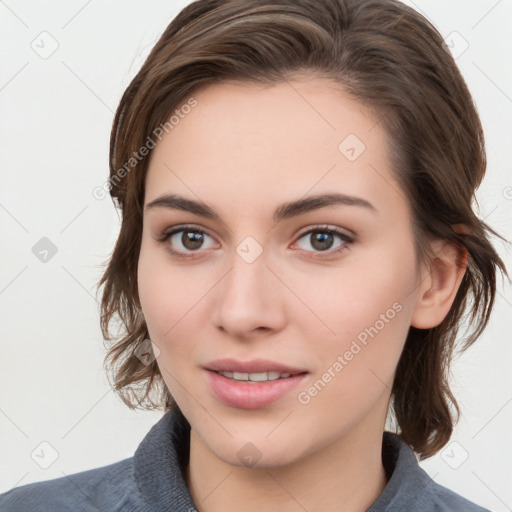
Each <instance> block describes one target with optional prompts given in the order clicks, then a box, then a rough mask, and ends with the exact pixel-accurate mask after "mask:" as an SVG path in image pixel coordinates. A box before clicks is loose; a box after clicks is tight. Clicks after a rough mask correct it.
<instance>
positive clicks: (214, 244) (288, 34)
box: [0, 0, 506, 512]
mask: <svg viewBox="0 0 512 512" xmlns="http://www.w3.org/2000/svg"><path fill="white" fill-rule="evenodd" d="M484 172H485V154H484V150H483V134H482V129H481V124H480V121H479V118H478V115H477V113H476V111H475V108H474V105H473V103H472V100H471V96H470V94H469V91H468V90H467V87H466V84H465V82H464V80H463V78H462V77H461V75H460V73H459V71H458V69H457V67H456V65H455V62H454V60H453V58H452V57H451V55H450V54H449V53H448V51H447V50H446V48H445V47H444V45H443V42H442V38H441V36H440V35H439V33H438V32H437V31H436V29H435V28H434V27H432V26H431V25H430V24H429V23H428V22H427V21H426V20H425V19H424V18H423V17H422V16H420V15H419V14H418V13H416V12H415V11H414V10H412V9H410V8H408V7H406V6H404V5H403V4H401V3H399V2H396V1H393V0H357V1H356V0H322V1H321V2H318V1H315V0H300V1H298V2H290V1H284V0H249V1H243V2H241V1H236V0H227V1H222V2H221V1H214V0H199V1H197V2H194V3H192V4H191V5H189V6H188V7H187V8H185V9H184V10H183V11H182V12H181V13H180V14H179V15H178V16H177V17H176V18H175V19H174V20H173V22H172V23H171V24H170V25H169V27H168V28H167V30H166V31H165V32H164V34H163V35H162V37H161V38H160V40H159V41H158V43H157V44H156V46H155V47H154V49H153V50H152V52H151V54H150V55H149V57H148V59H147V60H146V62H145V64H144V65H143V67H142V69H141V71H140V72H139V73H138V75H137V76H136V77H135V78H134V80H133V81H132V83H131V84H130V86H129V87H128V89H127V90H126V92H125V94H124V95H123V98H122V100H121V103H120V105H119V107H118V110H117V113H116V117H115V120H114V126H113V129H112V137H111V159H110V180H109V187H108V188H109V189H110V193H111V195H112V197H113V198H114V200H115V201H116V204H117V206H118V207H119V208H120V209H121V211H122V214H123V222H122V226H121V231H120V234H119V237H118V240H117V243H116V246H115V249H114V252H113V254H112V257H111V259H110V261H109V265H108V267H107V269H106V271H105V273H104V275H103V277H102V279H101V282H100V286H103V287H104V289H103V301H102V318H101V322H102V329H103V333H104V336H105V338H106V339H107V340H109V341H111V342H112V343H111V347H110V350H109V354H108V359H107V362H108V364H109V366H110V368H111V370H112V373H113V378H114V385H115V389H116V390H117V391H118V392H119V394H120V396H121V397H122V399H123V400H124V401H125V402H126V404H127V405H129V406H130V407H137V406H141V407H165V409H166V414H165V415H164V416H163V418H162V419H161V420H160V421H159V422H158V423H157V424H156V425H155V426H154V427H153V429H152V430H151V431H150V432H149V433H148V435H147V436H146V438H145V439H144V440H143V442H142V443H141V445H140V446H139V448H138V449H137V452H136V453H135V455H134V457H132V458H129V459H126V460H123V461H120V462H117V463H115V464H111V465H109V466H105V467H102V468H97V469H93V470H89V471H85V472H82V473H78V474H75V475H71V476H70V477H64V478H60V479H56V480H52V481H48V482H43V483H36V484H30V485H26V486H22V487H19V488H16V489H14V490H12V491H10V492H9V493H6V494H4V495H3V496H2V497H0V508H1V510H6V511H10V510H12V511H14V510H52V511H58V510H102V511H103V510H109V511H121V510H123V511H124V510H133V511H146V510H147V511H150V510H151V511H164V510H180V511H191V510H200V511H206V512H216V511H218V510H223V511H226V510H244V511H252V510H269V511H295V510H308V511H316V510H319V511H320V510H321V511H334V510H344V511H360V510H369V511H371V512H377V511H384V510H386V511H387V510H389V511H401V510H403V511H411V510H414V511H421V510H425V511H432V510H443V511H465V512H467V511H481V510H485V509H483V508H482V507H480V506H478V505H476V504H474V503H471V502H470V501H468V500H466V499H465V498H463V497H462V496H460V495H458V494H456V493H454V492H452V491H450V490H448V489H446V488H444V487H442V486H440V485H438V484H436V483H435V482H434V481H433V480H432V479H431V478H430V477H429V476H428V475H427V474H426V473H425V472H424V471H423V470H422V469H421V468H420V467H419V466H418V461H417V459H418V458H419V459H425V458H428V457H430V456H432V455H433V454H435V453H437V452H438V451H439V450H440V449H441V448H442V447H443V446H445V445H446V444H447V442H448V441H449V439H450V435H451V433H452V430H453V425H454V421H456V419H454V418H453V412H456V413H457V414H458V412H459V410H458V406H457V403H456V401H455V398H454V396H453V395H452V393H451V391H450V388H449V386H448V380H447V374H448V369H449V362H450V358H451V354H452V352H453V349H454V346H455V342H456V336H457V333H458V330H459V325H460V323H461V322H462V319H463V315H464V312H465V310H466V307H469V310H470V314H471V317H472V320H473V324H472V326H473V331H472V333H471V336H470V337H469V338H468V339H467V340H466V343H465V347H468V346H470V345H471V344H472V343H473V342H474V341H475V340H476V339H477V338H478V336H479V335H480V333H481V332H482V330H483V329H484V327H485V325H486V323H487V321H488V318H489V315H490V312H491V310H492V306H493V303H494V296H495V291H496V282H495V280H496V272H497V270H498V269H500V270H501V271H502V272H505V273H506V270H505V267H504V264H503V262H502V261H501V259H500V258H499V256H498V255H497V253H496V252H495V250H494V248H493V247H492V245H491V243H490V242H489V239H488V234H489V233H494V232H493V231H492V230H491V229H490V228H489V227H488V226H487V225H486V224H484V223H483V222H482V221H481V220H480V219H479V218H478V217H477V216H476V215H475V213H474V212H473V211H472V200H473V198H474V193H475V189H476V188H477V186H478V185H479V183H480V182H481V180H482V178H483V176H484ZM494 234H496V233H494ZM116 318H119V319H120V320H121V322H122V326H123V330H122V332H119V331H118V326H116V325H113V324H115V323H116V322H115V321H116ZM114 332H115V334H113V333H114ZM388 415H391V417H392V419H394V420H395V421H396V424H397V427H398V428H397V429H396V432H391V431H389V430H385V425H386V419H387V418H388Z"/></svg>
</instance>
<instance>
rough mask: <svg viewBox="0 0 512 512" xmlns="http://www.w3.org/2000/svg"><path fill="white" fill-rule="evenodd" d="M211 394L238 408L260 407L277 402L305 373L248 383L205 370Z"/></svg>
mask: <svg viewBox="0 0 512 512" xmlns="http://www.w3.org/2000/svg"><path fill="white" fill-rule="evenodd" d="M207 374H208V380H209V383H210V386H211V389H212V391H213V394H214V395H215V396H216V397H217V398H218V399H219V400H221V401H222V402H224V403H225V404H227V405H230V406H232V407H237V408H239V409H260V408H262V407H266V406H267V405H270V404H272V403H274V402H277V400H279V399H280V398H282V397H283V396H284V395H286V393H289V392H290V391H291V390H292V389H293V388H295V387H296V386H297V385H298V384H299V383H300V382H301V381H302V380H303V379H304V377H306V375H307V374H306V373H301V374H299V375H293V376H291V377H288V378H286V379H276V380H269V381H265V382H255V383H250V382H247V381H245V382H244V381H237V380H233V379H228V378H227V377H224V375H221V374H220V373H217V372H214V371H212V370H207Z"/></svg>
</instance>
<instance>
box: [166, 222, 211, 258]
mask: <svg viewBox="0 0 512 512" xmlns="http://www.w3.org/2000/svg"><path fill="white" fill-rule="evenodd" d="M206 238H209V239H210V240H213V238H212V237H211V236H210V235H208V234H207V233H206V232H204V231H203V230H201V229H198V228H195V227H186V226H185V227H184V226H181V227H179V228H174V229H172V230H170V231H166V232H164V233H163V234H162V236H161V237H160V238H159V239H158V241H159V242H161V243H163V244H165V246H166V249H167V250H168V251H169V252H170V253H171V254H172V255H173V256H176V257H178V258H189V257H190V256H193V255H194V253H197V252H199V251H198V249H200V248H203V249H204V248H205V247H204V246H203V245H204V242H205V239H206ZM206 248H208V247H206Z"/></svg>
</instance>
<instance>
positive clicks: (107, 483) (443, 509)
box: [0, 410, 489, 512]
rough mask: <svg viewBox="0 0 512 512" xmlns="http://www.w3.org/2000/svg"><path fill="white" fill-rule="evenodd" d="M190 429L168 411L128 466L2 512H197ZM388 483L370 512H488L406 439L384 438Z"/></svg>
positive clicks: (40, 485) (72, 480) (24, 492)
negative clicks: (432, 468) (426, 465)
mask: <svg viewBox="0 0 512 512" xmlns="http://www.w3.org/2000/svg"><path fill="white" fill-rule="evenodd" d="M189 441H190V426H189V424H188V422H187V421H186V419H185V418H184V417H183V415H182V414H181V412H180V411H179V410H178V411H176V412H172V411H171V412H167V413H166V414H165V415H164V416H163V417H162V418H161V419H160V420H159V421H158V423H156V424H155V425H154V426H153V427H152V429H151V430H150V431H149V433H148V434H147V435H146V437H145V438H144V439H143V440H142V442H141V444H140V445H139V447H138V448H137V450H136V452H135V455H134V456H133V457H130V458H128V459H124V460H121V461H119V462H115V463H113V464H109V465H108V466H103V467H100V468H95V469H90V470H87V471H82V472H80V473H74V474H71V475H68V476H64V477H61V478H56V479H53V480H47V481H45V482H36V483H32V484H26V485H23V486H20V487H16V488H14V489H12V490H10V491H9V492H7V493H4V494H1V495H0V511H1V512H22V511H23V512H64V511H69V512H98V511H101V512H121V511H122V512H164V511H169V512H171V511H172V512H174V511H176V512H196V510H197V509H196V508H195V505H194V502H193V501H192V498H191V496H190V494H189V491H188V488H187V486H186V483H185V481H184V479H183V474H182V470H183V468H184V467H185V465H186V464H187V462H188V457H189ZM382 462H383V466H384V469H385V470H386V473H387V476H388V483H387V485H386V488H385V489H384V491H383V492H382V494H381V495H380V496H379V497H378V499H377V501H376V502H375V503H374V504H373V505H372V506H371V507H370V508H369V509H368V511H367V512H384V511H389V512H391V511H392V512H402V511H403V512H422V511H425V512H489V510H488V509H484V508H482V507H479V506H478V505H475V504H474V503H472V502H470V501H468V500H466V499H465V498H463V497H462V496H460V495H459V494H456V493H455V492H452V491H450V490H449V489H447V488H445V487H442V486H441V485H439V484H437V483H435V482H434V481H433V480H432V479H431V478H430V477H429V476H428V474H427V473H426V472H425V471H424V470H423V469H422V468H421V467H420V466H419V465H418V461H417V459H416V456H415V455H414V452H413V451H412V450H411V448H410V447H409V446H408V445H407V444H406V443H405V442H404V441H403V440H402V438H401V437H400V436H399V435H397V434H393V433H391V432H384V435H383V444H382Z"/></svg>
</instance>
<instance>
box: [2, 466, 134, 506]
mask: <svg viewBox="0 0 512 512" xmlns="http://www.w3.org/2000/svg"><path fill="white" fill-rule="evenodd" d="M138 495H139V493H138V489H137V486H136V482H135V478H134V468H133V457H130V458H128V459H124V460H121V461H119V462H115V463H113V464H109V465H107V466H102V467H99V468H94V469H89V470H87V471H82V472H80V473H74V474H71V475H65V476H62V477H59V478H55V479H53V480H46V481H43V482H34V483H31V484H26V485H22V486H20V487H15V488H14V489H11V490H10V491H8V492H6V493H4V494H0V510H1V511H2V512H18V511H19V512H21V511H23V512H26V511H31V512H68V511H70V512H71V511H73V512H89V511H95V512H97V511H98V510H101V511H102V512H103V511H105V512H107V511H116V510H124V509H129V508H131V507H130V506H129V504H128V501H131V502H135V501H136V500H137V496H138ZM123 504H124V505H125V506H126V508H124V509H123Z"/></svg>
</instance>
